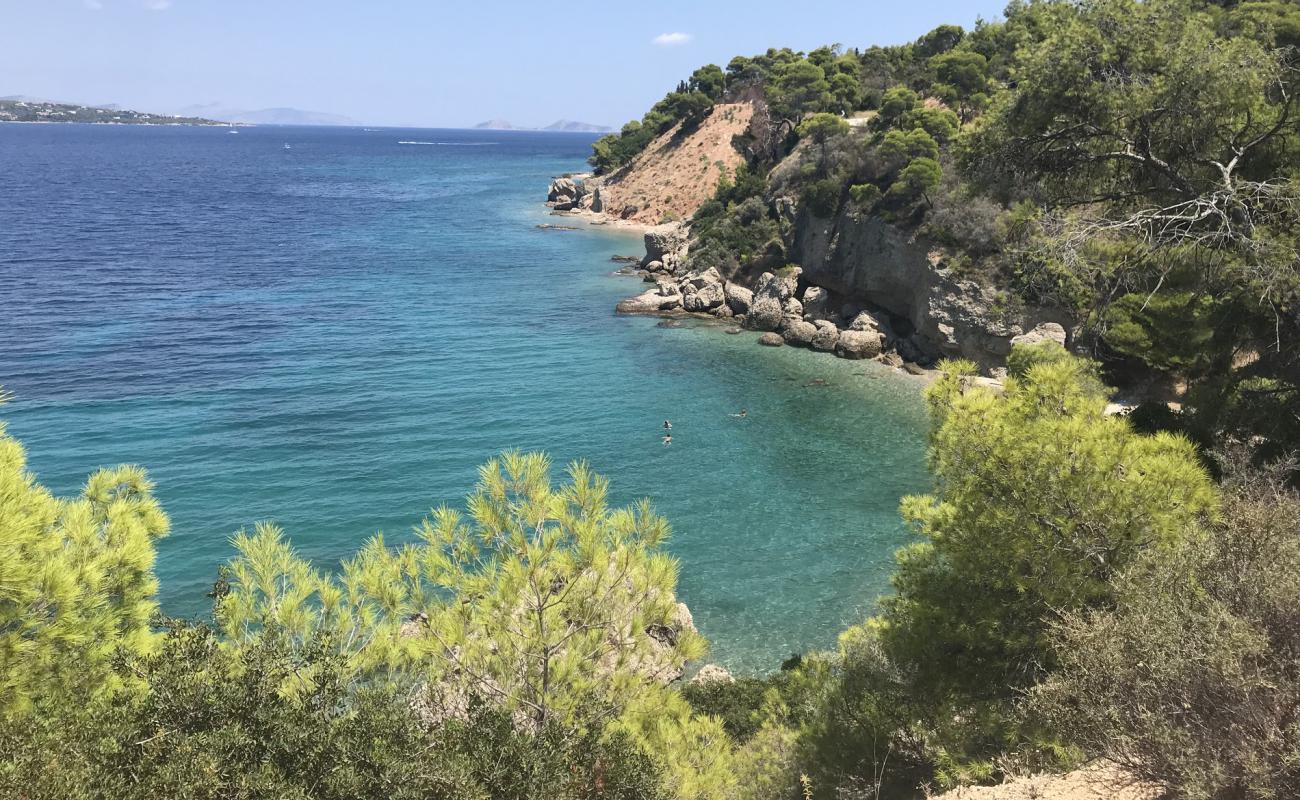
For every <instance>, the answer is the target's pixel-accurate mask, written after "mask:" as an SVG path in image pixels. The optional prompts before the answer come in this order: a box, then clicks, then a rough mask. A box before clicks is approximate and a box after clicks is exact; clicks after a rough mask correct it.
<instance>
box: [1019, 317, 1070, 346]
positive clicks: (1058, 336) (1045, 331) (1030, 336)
mask: <svg viewBox="0 0 1300 800" xmlns="http://www.w3.org/2000/svg"><path fill="white" fill-rule="evenodd" d="M1041 342H1056V343H1057V344H1059V345H1060V346H1061V347H1065V328H1064V327H1062V326H1061V325H1058V324H1057V323H1055V322H1044V323H1042V324H1041V325H1038V326H1036V327H1035V328H1034V329H1033V330H1031V331H1029V332H1028V333H1022V334H1020V335H1019V336H1013V337H1011V345H1012V347H1014V346H1016V345H1018V344H1026V345H1033V344H1039V343H1041Z"/></svg>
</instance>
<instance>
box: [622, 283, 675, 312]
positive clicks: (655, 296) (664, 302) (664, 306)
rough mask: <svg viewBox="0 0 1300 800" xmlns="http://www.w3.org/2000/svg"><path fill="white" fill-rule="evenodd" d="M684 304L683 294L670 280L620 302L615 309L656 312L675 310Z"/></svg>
mask: <svg viewBox="0 0 1300 800" xmlns="http://www.w3.org/2000/svg"><path fill="white" fill-rule="evenodd" d="M681 306H682V294H681V291H680V290H679V289H678V288H677V285H676V284H674V283H670V282H665V283H660V284H657V285H656V287H655V288H653V289H651V290H649V291H647V292H643V293H642V294H639V295H637V296H636V297H629V298H627V299H626V300H622V301H620V302H619V304H618V305H617V306H615V307H614V310H615V311H617V312H618V313H620V314H655V313H659V312H662V311H674V310H676V309H678V308H681Z"/></svg>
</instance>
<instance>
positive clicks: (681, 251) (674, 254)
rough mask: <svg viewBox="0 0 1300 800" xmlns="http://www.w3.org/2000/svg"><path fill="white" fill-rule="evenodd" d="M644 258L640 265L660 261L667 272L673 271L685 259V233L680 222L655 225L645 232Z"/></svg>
mask: <svg viewBox="0 0 1300 800" xmlns="http://www.w3.org/2000/svg"><path fill="white" fill-rule="evenodd" d="M644 241H645V258H643V259H642V260H641V263H642V264H649V263H650V262H651V261H662V262H663V263H664V266H665V267H667V268H668V269H669V270H675V269H676V268H677V266H678V265H679V264H681V263H682V262H683V260H684V258H685V253H686V245H687V239H686V231H685V229H684V228H683V227H682V224H681V223H680V222H669V223H665V224H663V225H656V226H655V227H653V228H650V229H649V230H647V231H646V232H645V236H644Z"/></svg>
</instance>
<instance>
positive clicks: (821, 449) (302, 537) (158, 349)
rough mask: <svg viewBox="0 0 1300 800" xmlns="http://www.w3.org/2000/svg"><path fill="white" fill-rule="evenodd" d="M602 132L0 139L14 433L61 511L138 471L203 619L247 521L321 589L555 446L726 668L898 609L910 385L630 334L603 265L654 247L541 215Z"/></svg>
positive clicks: (0, 291)
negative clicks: (282, 544)
mask: <svg viewBox="0 0 1300 800" xmlns="http://www.w3.org/2000/svg"><path fill="white" fill-rule="evenodd" d="M400 141H422V142H433V143H434V144H424V145H412V144H399V142H400ZM590 141H591V137H590V136H587V135H566V134H531V133H514V132H507V133H501V132H467V131H444V130H419V131H416V130H393V129H387V130H380V131H362V130H357V129H342V130H340V129H325V128H253V129H243V130H242V131H241V132H240V133H239V134H238V135H230V134H229V133H227V132H226V131H225V130H224V129H208V128H144V127H111V126H79V125H78V126H61V125H0V386H3V387H4V388H5V389H7V390H8V391H10V392H11V393H13V394H14V395H15V400H14V401H13V402H12V403H11V404H9V405H8V406H6V407H5V408H4V410H3V411H0V414H3V415H4V417H5V418H6V419H7V420H8V423H9V428H10V432H11V433H12V434H13V435H15V436H17V437H19V438H20V439H21V440H22V441H23V442H24V443H25V444H26V446H27V449H28V454H29V458H30V463H31V467H32V469H33V470H34V471H35V472H36V473H37V474H38V477H39V478H40V479H41V480H42V481H43V482H45V483H46V484H47V485H49V486H50V487H51V488H53V489H54V490H55V491H57V492H59V493H72V492H75V491H77V490H78V489H79V488H80V486H81V484H82V483H83V481H84V480H85V476H86V474H87V473H88V472H89V471H91V470H92V469H94V468H96V467H99V466H103V465H111V464H115V463H120V462H135V463H140V464H143V465H145V466H146V467H147V468H148V469H149V471H150V474H151V475H152V477H153V479H154V480H155V482H156V483H157V492H158V495H159V497H160V498H161V500H162V502H163V504H164V507H165V508H166V509H167V511H168V512H169V514H170V515H171V518H172V523H173V533H172V535H171V536H170V537H169V538H168V539H166V540H164V541H163V542H162V544H161V547H160V552H159V559H158V573H159V575H160V578H161V582H162V590H161V591H162V602H163V606H164V609H165V610H167V611H169V612H171V613H175V614H183V615H202V614H204V613H206V611H207V608H208V600H207V598H205V597H204V592H205V591H206V590H207V589H208V588H209V586H210V584H211V581H212V579H213V577H214V576H215V571H216V568H217V565H218V564H219V563H220V562H221V561H223V560H224V559H226V558H228V557H229V556H230V554H231V548H230V546H229V542H228V537H229V536H230V535H231V534H232V533H233V532H234V531H236V530H237V529H239V528H240V527H241V526H248V525H251V524H252V523H254V522H256V521H261V520H273V521H276V522H278V523H279V524H281V525H282V526H283V527H284V528H285V530H286V532H287V533H288V534H289V536H290V537H291V538H292V539H293V541H294V543H295V544H296V546H297V547H298V548H299V549H300V550H301V551H302V552H303V553H304V554H306V555H307V556H309V557H311V558H313V559H315V560H317V561H318V563H321V564H323V565H329V564H332V563H334V562H337V560H338V559H340V558H341V557H344V556H345V555H347V554H349V553H350V551H351V550H352V549H353V548H355V547H356V546H357V545H358V544H359V543H360V542H361V541H362V540H363V539H364V538H365V537H366V536H367V535H369V534H371V533H374V532H376V531H379V530H382V531H384V532H385V534H386V535H387V536H388V537H389V538H390V539H396V540H402V539H404V538H406V537H408V536H410V535H411V533H410V531H411V528H412V526H414V525H415V524H417V523H418V521H419V520H420V518H421V516H422V515H423V514H424V513H425V512H427V511H428V509H430V508H431V507H433V506H435V505H438V504H439V503H441V502H444V501H446V502H458V501H459V499H460V498H461V497H462V496H463V495H464V494H465V493H466V492H467V491H468V490H469V489H470V488H471V486H472V484H473V482H474V477H475V468H476V467H477V466H478V465H479V464H480V463H482V462H483V461H485V460H486V459H488V458H489V457H491V456H492V455H494V454H495V453H497V452H499V451H501V450H503V449H507V448H512V447H515V448H524V449H532V448H540V449H544V450H547V451H549V452H550V453H551V454H552V455H553V456H554V458H555V460H556V461H557V463H558V464H563V463H564V462H566V461H569V460H571V459H575V458H586V459H588V460H589V461H590V462H591V463H592V465H593V466H594V467H595V468H596V469H597V470H598V471H600V472H602V473H604V474H605V475H607V476H609V478H610V479H611V480H612V482H613V491H614V495H615V498H614V499H615V500H617V501H618V502H629V501H632V500H634V499H637V498H639V497H643V496H648V497H650V498H652V499H653V501H654V503H655V505H656V507H657V509H658V510H659V511H660V512H661V513H662V514H664V515H665V516H667V517H668V518H669V519H670V521H671V522H672V523H673V527H674V537H673V540H672V542H671V545H670V547H671V549H672V551H673V553H674V554H675V555H677V556H678V557H679V558H680V560H681V563H682V569H681V579H680V585H679V593H680V595H681V597H682V599H684V600H685V601H686V602H687V603H689V604H690V606H691V608H692V609H693V611H694V614H695V618H696V621H697V624H698V625H699V626H700V628H701V629H702V630H703V632H704V633H705V634H706V635H707V636H708V637H709V638H710V639H711V640H712V642H713V655H714V658H715V659H716V660H720V661H723V662H725V663H728V664H730V665H732V666H734V667H738V668H741V669H761V668H770V667H772V666H774V665H775V664H776V663H778V661H779V660H780V659H781V658H782V657H784V656H785V655H786V654H788V653H790V652H792V651H795V650H802V649H806V648H809V647H825V646H829V645H831V644H832V643H833V642H834V637H835V634H836V632H837V631H838V630H840V629H841V628H842V627H843V626H844V625H845V624H847V623H850V622H853V621H857V620H859V619H861V617H862V616H863V615H864V614H865V613H867V611H868V610H869V609H870V607H871V604H872V602H873V601H874V599H875V598H876V597H877V596H878V595H879V594H880V593H881V592H883V591H885V590H886V589H887V577H888V574H889V571H890V566H891V558H892V551H893V550H894V549H895V547H897V546H898V545H899V544H900V543H901V542H902V541H903V540H904V539H905V534H904V532H903V529H902V526H901V523H900V522H899V518H898V514H897V504H898V499H899V497H900V496H901V495H903V494H906V493H908V492H913V491H918V490H923V489H924V488H925V486H926V484H927V480H926V477H925V472H924V464H923V453H922V450H923V436H924V426H925V419H924V411H923V409H922V406H921V403H920V391H919V387H918V386H917V384H916V383H915V381H914V380H913V379H910V378H908V377H905V376H900V375H898V374H896V373H894V372H892V371H890V370H887V369H885V368H883V367H879V366H878V365H875V364H869V363H868V364H864V363H851V362H845V361H840V360H837V359H834V358H832V357H829V356H821V355H814V354H811V353H808V352H804V351H794V350H791V349H790V348H781V349H779V350H772V349H768V348H762V347H759V346H757V345H756V344H755V339H754V336H753V335H752V334H749V333H745V334H741V335H725V334H723V333H722V332H721V331H720V330H719V329H718V328H716V327H704V328H700V327H687V328H683V329H665V328H660V327H656V321H655V320H652V319H639V318H638V319H631V318H623V317H618V316H615V315H614V313H613V311H612V309H613V305H614V303H615V301H616V300H617V299H618V298H619V297H621V296H623V295H626V294H629V293H631V292H633V291H637V290H639V289H640V288H641V287H640V285H639V284H638V283H637V282H635V280H634V279H629V278H625V277H619V276H615V275H613V274H612V271H613V269H614V268H615V266H616V265H614V264H612V263H611V262H610V261H609V257H610V255H612V254H615V253H632V254H639V253H640V240H639V237H637V236H634V235H629V234H627V233H625V232H618V231H611V230H607V229H602V228H589V229H585V230H582V231H555V230H538V229H537V228H536V227H535V226H536V225H537V224H539V223H545V222H556V221H561V222H562V221H563V220H556V219H555V218H553V217H550V216H548V214H547V210H546V209H545V208H544V207H543V206H542V205H541V204H540V202H539V201H540V200H541V199H543V195H544V192H545V188H546V184H547V181H548V180H549V178H550V177H551V176H552V175H554V174H557V173H560V172H565V171H573V170H579V169H582V168H583V166H584V164H583V159H584V158H585V156H586V155H587V153H588V152H589V145H590ZM286 143H287V144H289V145H290V148H289V149H285V148H284V145H285V144H286ZM741 407H745V408H747V409H748V410H749V417H748V419H745V420H743V421H742V420H737V419H734V418H732V417H731V416H729V415H730V414H731V412H734V411H735V410H737V409H739V408H741ZM665 418H667V419H671V420H672V421H673V426H674V427H673V433H674V443H673V445H671V446H670V447H664V446H663V445H661V443H660V425H661V424H662V421H663V420H664V419H665Z"/></svg>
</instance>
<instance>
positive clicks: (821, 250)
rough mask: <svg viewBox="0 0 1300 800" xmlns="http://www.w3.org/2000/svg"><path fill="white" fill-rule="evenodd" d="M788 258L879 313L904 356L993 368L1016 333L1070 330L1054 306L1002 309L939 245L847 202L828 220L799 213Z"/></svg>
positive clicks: (843, 296)
mask: <svg viewBox="0 0 1300 800" xmlns="http://www.w3.org/2000/svg"><path fill="white" fill-rule="evenodd" d="M791 258H792V260H793V261H795V262H796V263H798V264H800V265H801V266H802V267H803V275H802V280H803V281H804V282H807V283H808V284H810V285H813V286H819V287H822V288H824V289H827V290H829V291H830V292H831V293H832V297H834V298H835V299H837V300H839V301H841V302H844V303H857V304H864V305H866V306H868V307H870V308H873V309H876V310H878V311H880V312H884V314H885V315H887V316H888V319H889V322H890V328H891V330H890V338H891V340H892V341H891V344H892V345H893V346H894V347H895V348H896V349H897V351H898V352H899V353H900V354H901V355H902V356H903V357H904V358H908V359H909V360H923V359H924V360H934V359H937V358H966V359H970V360H971V361H974V362H975V363H976V364H978V365H979V366H980V368H981V369H982V370H983V371H985V372H991V371H994V370H996V369H998V368H1000V367H1001V366H1003V365H1004V364H1005V362H1006V357H1007V355H1008V354H1009V353H1010V352H1011V345H1012V343H1013V342H1014V341H1016V340H1017V339H1018V338H1021V339H1022V340H1028V339H1040V338H1057V339H1062V338H1067V334H1066V331H1068V330H1069V329H1070V320H1069V319H1068V318H1067V317H1066V316H1065V315H1064V314H1062V313H1061V312H1059V311H1056V310H1053V309H1043V308H1023V309H1018V310H1014V311H1013V310H1009V309H1007V308H1006V304H1005V303H1004V302H1003V301H1002V299H1001V298H999V296H998V293H996V292H994V291H992V290H990V289H988V288H986V287H984V286H981V285H980V284H978V283H976V282H974V281H971V280H963V279H960V278H958V277H957V276H955V275H954V274H953V273H952V271H951V270H949V269H947V268H946V267H945V266H944V260H943V255H942V252H941V251H940V250H939V249H938V248H935V247H932V246H931V245H930V244H929V243H927V242H925V241H924V240H923V239H919V238H917V237H916V236H914V235H913V234H911V233H908V232H907V231H904V230H902V229H901V228H898V227H895V226H894V225H891V224H889V223H887V222H885V221H884V220H882V219H880V218H879V217H874V216H870V215H866V214H860V213H857V212H855V211H853V210H852V209H845V210H843V211H841V212H840V213H839V214H838V215H837V216H836V217H834V218H833V219H819V218H817V217H814V216H813V215H812V214H810V213H808V211H807V210H802V211H800V212H798V213H797V214H796V215H795V223H794V228H793V243H792V248H791Z"/></svg>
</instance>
